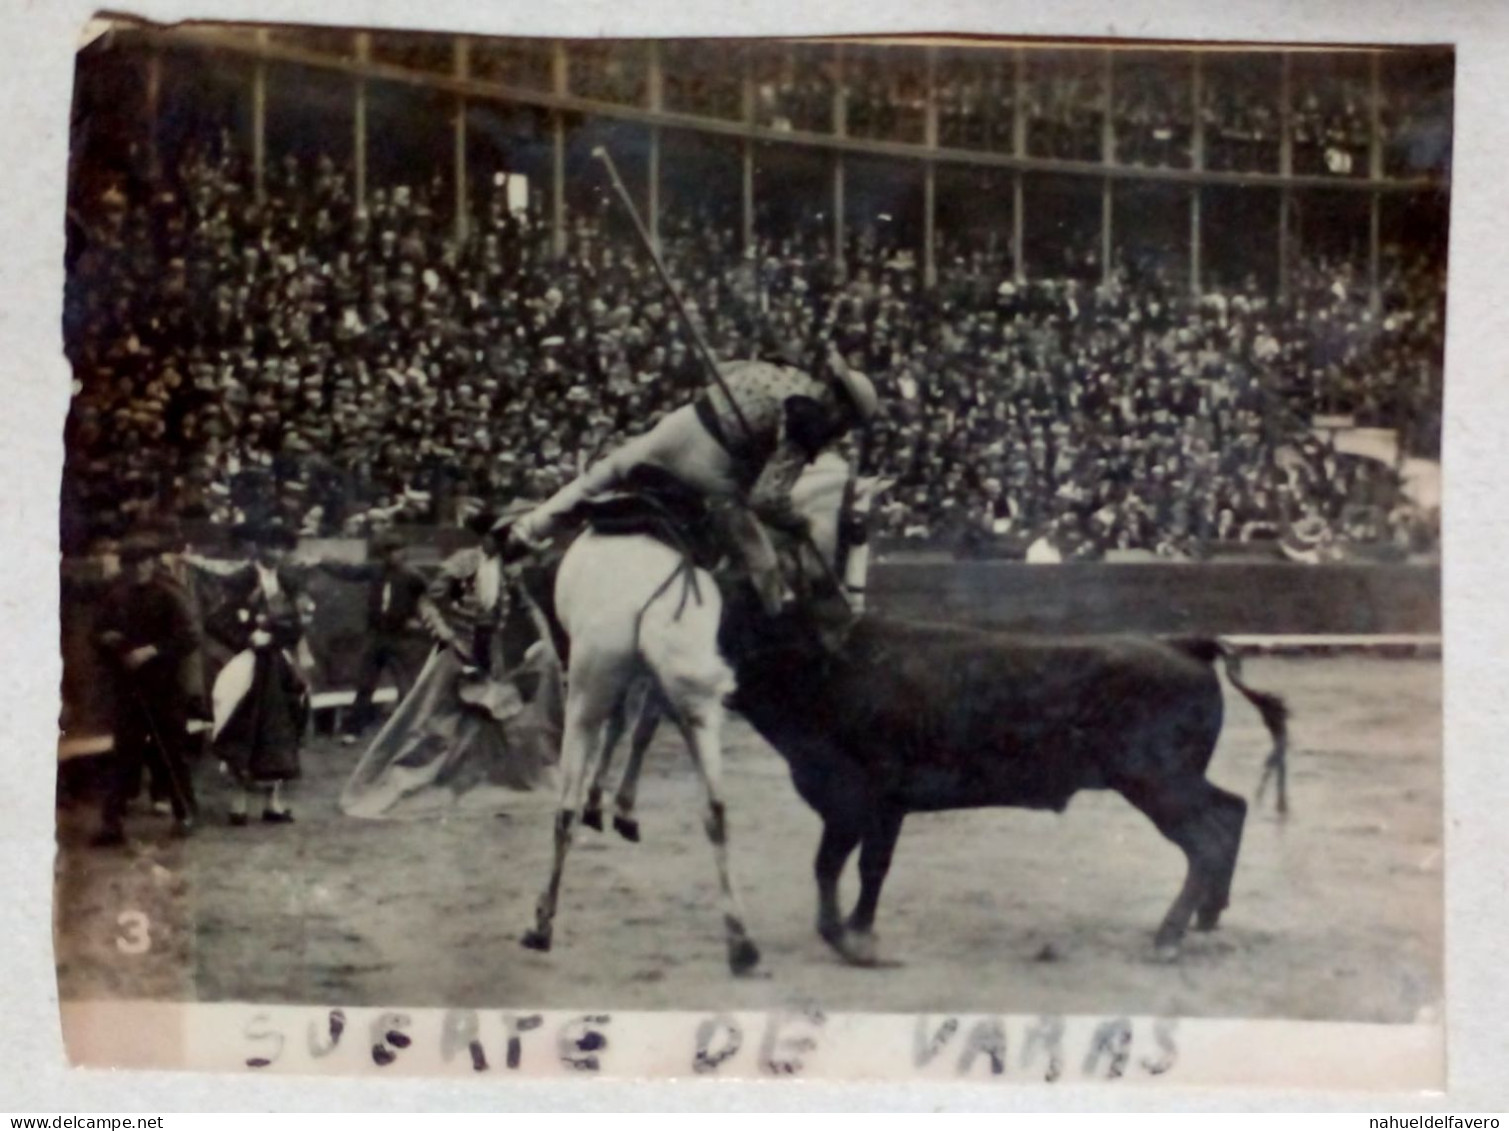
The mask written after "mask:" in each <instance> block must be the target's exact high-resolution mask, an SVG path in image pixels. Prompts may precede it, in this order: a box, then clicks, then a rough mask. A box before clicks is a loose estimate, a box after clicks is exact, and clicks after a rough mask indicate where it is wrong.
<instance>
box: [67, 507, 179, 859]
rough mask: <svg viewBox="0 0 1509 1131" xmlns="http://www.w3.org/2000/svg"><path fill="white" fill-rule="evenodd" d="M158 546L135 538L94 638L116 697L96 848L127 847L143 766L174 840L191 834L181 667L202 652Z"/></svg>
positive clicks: (125, 553) (123, 555) (130, 541)
mask: <svg viewBox="0 0 1509 1131" xmlns="http://www.w3.org/2000/svg"><path fill="white" fill-rule="evenodd" d="M158 552H159V547H158V545H157V544H156V542H155V541H154V540H152V539H150V538H149V537H147V536H146V535H144V534H137V535H133V536H132V537H131V538H128V539H127V540H126V542H125V543H124V544H123V546H122V547H121V554H120V557H121V562H122V564H123V565H124V566H125V573H124V575H123V576H122V577H121V578H120V579H119V580H118V581H117V582H116V584H115V585H114V586H113V587H112V588H111V589H110V590H109V592H108V593H107V594H106V595H105V597H104V600H103V601H102V603H101V605H100V610H99V614H98V619H97V621H96V622H95V630H94V638H95V644H96V646H97V647H98V648H99V650H100V652H101V654H102V655H103V657H104V660H105V668H106V670H107V671H108V672H109V673H110V675H111V677H112V682H113V684H114V689H115V727H114V760H113V765H112V771H113V772H112V774H111V777H110V785H109V789H108V792H107V793H106V796H105V805H104V811H103V814H102V817H101V821H100V831H99V833H98V834H97V835H96V836H95V837H94V840H93V843H94V844H95V845H97V846H102V847H103V846H108V845H117V844H122V843H124V842H125V830H124V828H123V823H124V817H125V811H126V805H127V803H128V802H129V801H130V800H131V797H132V795H133V794H134V793H136V791H137V790H138V789H140V786H141V772H142V767H143V765H144V764H145V765H149V766H151V767H152V768H153V769H154V770H156V771H158V774H157V776H158V777H159V779H160V780H161V782H162V783H163V785H164V787H165V791H166V793H167V796H168V801H169V802H170V804H171V805H172V809H173V831H174V833H175V835H179V836H183V835H186V834H187V833H188V832H189V830H190V829H191V828H192V827H193V823H194V815H195V812H196V805H195V801H194V786H193V782H192V781H191V779H190V776H189V769H188V763H187V759H186V758H185V750H186V741H187V736H186V732H187V727H188V702H187V699H186V698H185V696H184V689H183V676H182V671H181V665H182V663H183V661H184V660H185V659H187V658H188V657H189V656H191V655H192V654H193V653H194V650H195V648H197V647H198V644H199V637H198V633H197V631H196V630H195V628H194V622H193V619H192V618H191V617H190V615H189V610H188V607H187V606H186V605H185V603H184V601H183V597H182V595H181V594H180V592H179V591H178V589H177V587H176V586H174V585H172V584H170V583H168V582H166V581H164V579H163V578H162V577H161V576H160V575H159V572H158V564H157V555H158Z"/></svg>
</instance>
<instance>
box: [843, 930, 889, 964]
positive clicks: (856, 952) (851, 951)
mask: <svg viewBox="0 0 1509 1131" xmlns="http://www.w3.org/2000/svg"><path fill="white" fill-rule="evenodd" d="M838 952H839V953H840V954H842V955H843V956H844V961H845V962H847V963H848V964H849V965H851V966H876V965H878V964H879V962H880V957H879V954H878V952H877V948H876V945H875V935H874V934H873V933H871V932H870V931H849V932H847V933H846V934H845V935H844V940H843V944H842V945H841V946H840V947H839V948H838Z"/></svg>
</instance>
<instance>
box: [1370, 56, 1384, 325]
mask: <svg viewBox="0 0 1509 1131" xmlns="http://www.w3.org/2000/svg"><path fill="white" fill-rule="evenodd" d="M1368 179H1369V180H1371V181H1372V182H1373V184H1372V187H1371V188H1369V189H1368V303H1369V304H1370V305H1371V306H1372V308H1373V311H1374V312H1375V313H1376V312H1377V311H1378V310H1379V308H1380V307H1381V306H1382V305H1383V296H1382V294H1381V293H1380V283H1379V273H1380V270H1379V262H1378V260H1379V249H1378V243H1379V240H1380V238H1381V235H1382V233H1381V231H1380V228H1381V227H1382V223H1381V220H1382V217H1381V215H1380V213H1381V212H1382V208H1383V200H1382V193H1381V192H1380V190H1379V188H1378V185H1379V183H1380V182H1381V181H1382V180H1383V56H1382V53H1381V52H1378V51H1374V52H1373V53H1372V54H1370V55H1369V56H1368Z"/></svg>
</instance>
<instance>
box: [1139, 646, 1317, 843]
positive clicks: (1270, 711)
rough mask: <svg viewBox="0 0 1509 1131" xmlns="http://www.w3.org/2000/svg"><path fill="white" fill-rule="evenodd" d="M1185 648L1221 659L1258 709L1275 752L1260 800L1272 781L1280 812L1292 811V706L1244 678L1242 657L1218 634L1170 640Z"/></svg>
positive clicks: (1260, 783) (1267, 764)
mask: <svg viewBox="0 0 1509 1131" xmlns="http://www.w3.org/2000/svg"><path fill="white" fill-rule="evenodd" d="M1169 643H1170V644H1173V645H1174V646H1175V647H1176V648H1179V649H1180V650H1181V651H1183V652H1185V653H1187V654H1189V655H1191V656H1194V657H1195V658H1196V659H1199V660H1203V661H1204V662H1205V663H1214V662H1215V661H1216V660H1217V659H1219V660H1220V661H1221V663H1222V665H1223V666H1224V667H1225V669H1226V678H1227V679H1229V680H1230V681H1231V685H1232V686H1233V687H1235V688H1236V689H1237V690H1238V691H1240V692H1241V693H1242V697H1243V698H1245V699H1246V700H1247V702H1249V703H1251V704H1252V705H1253V706H1254V707H1256V708H1257V709H1258V714H1260V715H1261V716H1262V717H1263V725H1264V726H1265V727H1267V728H1268V733H1269V734H1270V735H1272V736H1273V752H1272V753H1270V754H1269V755H1268V760H1267V761H1266V762H1264V763H1263V776H1262V778H1261V779H1259V781H1258V788H1257V800H1258V801H1259V802H1261V801H1262V800H1263V795H1264V794H1265V793H1266V792H1267V791H1268V782H1269V781H1270V780H1271V781H1272V782H1273V783H1274V785H1275V787H1276V790H1275V792H1276V795H1277V805H1276V807H1277V809H1278V812H1279V814H1280V815H1283V814H1287V813H1288V812H1289V764H1288V753H1289V705H1288V704H1287V703H1285V702H1284V701H1283V699H1282V698H1280V697H1279V696H1277V695H1275V694H1273V693H1272V692H1271V691H1259V690H1258V689H1257V688H1255V687H1253V686H1251V685H1250V684H1248V683H1247V681H1246V680H1244V679H1243V678H1242V656H1241V653H1239V652H1238V651H1237V650H1236V649H1235V648H1233V647H1232V646H1231V645H1230V644H1227V643H1226V642H1225V641H1223V640H1217V639H1215V638H1214V637H1208V636H1207V637H1184V638H1180V639H1173V640H1170V641H1169Z"/></svg>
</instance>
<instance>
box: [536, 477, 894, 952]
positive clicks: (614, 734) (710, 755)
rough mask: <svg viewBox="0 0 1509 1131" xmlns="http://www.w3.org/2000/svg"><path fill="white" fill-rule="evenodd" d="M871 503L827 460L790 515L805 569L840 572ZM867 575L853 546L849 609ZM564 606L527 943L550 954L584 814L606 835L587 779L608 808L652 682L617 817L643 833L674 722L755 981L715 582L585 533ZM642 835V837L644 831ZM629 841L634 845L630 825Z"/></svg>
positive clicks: (647, 548)
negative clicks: (848, 522)
mask: <svg viewBox="0 0 1509 1131" xmlns="http://www.w3.org/2000/svg"><path fill="white" fill-rule="evenodd" d="M873 494H874V484H873V483H872V482H871V481H858V480H854V479H852V478H851V476H850V474H849V469H848V465H847V464H846V463H845V462H844V461H843V460H842V459H841V458H840V457H838V456H836V455H831V454H825V455H824V456H821V457H819V458H818V459H817V460H816V461H814V462H813V464H812V465H811V466H810V467H809V468H808V469H807V471H806V473H805V474H804V475H803V477H802V480H801V482H800V483H799V484H798V486H797V488H796V489H795V490H794V491H793V492H792V504H793V506H794V507H795V509H796V510H797V512H798V513H800V514H802V515H804V516H806V517H807V519H808V521H809V522H810V523H811V528H812V542H813V548H814V550H815V552H816V553H817V554H819V555H821V557H822V558H823V560H822V561H821V562H810V563H807V564H806V566H805V567H804V568H806V569H808V570H809V571H812V572H814V573H817V574H827V573H830V572H832V571H833V570H834V569H835V568H836V563H837V562H838V560H839V557H840V554H841V550H842V549H843V547H842V538H841V534H842V531H841V519H842V517H843V516H842V514H841V512H842V511H843V510H844V503H845V500H846V499H852V500H853V501H854V502H855V503H856V504H859V505H856V506H855V507H854V508H853V509H854V511H855V513H859V512H860V511H861V510H862V509H863V510H867V509H868V500H869V499H870V498H871V497H872V496H873ZM867 566H868V555H867V553H866V548H865V547H864V546H863V545H858V546H855V547H853V549H852V550H851V551H850V552H849V553H848V554H847V563H846V565H845V566H844V567H843V568H844V573H843V581H844V585H845V587H846V588H847V589H848V590H849V591H850V600H851V603H852V602H855V601H859V600H862V598H863V586H864V576H865V572H866V569H867ZM555 602H556V612H557V615H558V616H559V618H560V621H561V626H562V627H563V628H564V629H565V631H566V634H567V636H568V637H569V638H570V640H571V655H570V660H569V668H568V672H567V692H566V710H565V730H564V734H563V737H562V743H561V762H560V795H559V806H558V810H557V813H556V821H555V858H554V863H553V867H552V869H551V873H550V881H549V884H548V885H547V887H546V889H545V891H544V892H543V893H542V894H541V896H540V900H539V904H538V906H537V908H536V913H535V925H534V927H533V928H532V929H530V930H529V931H527V932H526V933H525V935H524V937H523V939H522V940H521V941H522V942H523V944H524V945H525V946H527V947H529V948H531V949H534V950H549V949H550V945H551V935H552V928H553V926H554V921H555V913H556V907H557V902H558V899H559V895H560V885H561V874H562V871H563V870H564V867H565V862H566V856H567V853H568V852H569V851H570V848H571V842H572V837H573V832H574V825H575V821H576V817H577V815H578V814H579V813H583V812H584V809H585V811H586V813H587V814H588V815H589V817H590V815H591V814H592V812H593V811H594V808H595V809H596V812H597V814H598V815H597V821H596V824H597V826H598V827H600V824H601V816H600V812H601V810H600V802H599V805H598V806H597V807H592V806H587V807H584V805H583V800H584V799H583V795H584V793H585V791H586V789H587V786H588V778H589V774H591V773H592V771H593V770H597V771H598V773H597V774H596V775H595V778H594V781H593V785H594V787H595V789H596V792H597V794H598V797H599V798H600V796H601V785H602V777H603V775H604V773H605V772H606V768H607V764H608V760H609V758H610V756H611V753H612V745H613V743H615V742H616V741H617V739H618V737H619V736H620V735H621V734H622V733H623V730H624V726H625V719H626V718H627V708H628V705H629V704H628V700H629V697H630V695H631V693H633V692H635V691H636V687H642V686H643V685H644V683H645V682H646V677H648V679H649V680H650V681H652V684H651V689H650V690H649V691H648V693H647V695H646V699H645V703H646V706H645V707H644V708H643V709H642V710H641V713H640V722H639V725H638V726H636V728H635V730H636V734H635V744H634V745H635V749H634V754H633V757H632V759H631V766H630V771H629V773H628V774H626V775H625V784H624V786H623V787H621V788H620V791H619V817H620V818H621V819H626V820H627V821H628V822H630V823H631V824H632V822H633V804H634V801H633V798H634V786H635V784H636V782H637V779H638V773H639V766H640V764H641V761H642V758H643V754H644V748H645V747H647V746H648V745H649V741H650V738H651V737H652V736H653V734H654V729H655V726H656V725H657V724H658V722H659V719H660V717H662V716H663V715H668V716H669V717H670V719H671V720H672V722H674V723H675V725H676V727H677V729H679V730H680V732H681V734H682V737H683V738H684V739H685V740H686V744H687V747H688V749H689V750H690V752H691V755H692V761H693V763H694V764H695V765H696V767H697V771H698V773H699V774H700V776H701V778H702V783H703V787H704V789H705V790H706V794H707V812H706V815H705V818H704V825H705V827H706V829H707V836H708V839H709V840H710V841H711V842H712V845H713V855H714V858H715V860H716V863H717V866H718V880H719V887H720V891H721V898H722V901H723V921H724V926H725V929H726V932H727V942H728V964H729V968H730V969H731V970H732V971H733V972H734V973H735V974H743V973H747V972H748V971H750V970H752V969H753V968H754V967H755V966H756V965H757V964H758V963H759V960H760V952H759V948H758V947H756V946H755V944H754V942H753V940H752V939H750V937H749V933H748V930H747V928H746V927H745V924H744V909H743V906H742V904H741V902H740V899H739V894H738V889H737V886H736V884H735V882H734V878H733V869H732V865H731V863H730V860H729V849H728V821H727V817H726V810H725V804H724V799H723V750H722V743H721V735H722V727H723V716H724V705H723V704H724V700H725V698H726V697H727V696H728V695H729V694H730V693H731V692H732V691H733V690H734V680H733V673H732V671H731V670H730V668H729V666H728V664H727V663H726V662H725V661H724V659H723V657H722V655H720V654H719V651H718V625H719V622H720V620H721V618H722V615H723V602H722V598H721V596H720V595H719V592H718V587H717V584H716V583H715V582H714V580H713V578H712V576H711V574H709V573H708V572H707V571H705V570H702V569H699V568H697V567H695V566H694V565H692V564H691V563H690V562H689V561H687V560H686V559H684V558H683V557H682V555H681V554H679V553H678V552H676V551H675V550H672V549H671V548H669V547H668V546H666V545H664V544H663V543H662V542H660V541H658V540H656V539H654V538H651V537H648V536H645V535H638V534H618V535H605V534H598V533H596V532H594V531H591V530H588V531H585V532H583V533H582V534H580V535H578V536H577V538H576V540H575V541H573V542H572V544H571V546H570V548H569V549H568V550H567V551H566V554H565V557H564V558H563V559H562V561H561V566H560V571H559V573H558V574H557V576H556V583H555ZM647 712H649V713H647ZM615 824H619V822H618V821H617V820H616V821H615ZM632 827H633V829H634V832H635V835H636V836H637V825H633V826H632ZM619 831H620V832H625V835H629V834H628V833H627V832H626V831H625V828H624V826H623V825H621V824H619ZM631 839H632V838H631Z"/></svg>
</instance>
